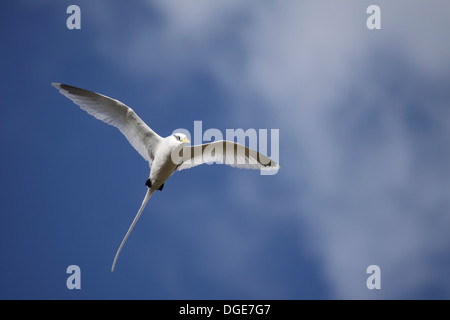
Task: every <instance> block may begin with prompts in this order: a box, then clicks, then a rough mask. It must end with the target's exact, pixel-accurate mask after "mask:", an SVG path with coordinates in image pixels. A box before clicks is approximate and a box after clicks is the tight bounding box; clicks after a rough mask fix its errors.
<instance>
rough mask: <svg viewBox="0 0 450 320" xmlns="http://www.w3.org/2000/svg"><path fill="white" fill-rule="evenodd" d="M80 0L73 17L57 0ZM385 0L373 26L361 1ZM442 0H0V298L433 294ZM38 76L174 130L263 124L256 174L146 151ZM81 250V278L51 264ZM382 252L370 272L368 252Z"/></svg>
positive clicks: (445, 60)
mask: <svg viewBox="0 0 450 320" xmlns="http://www.w3.org/2000/svg"><path fill="white" fill-rule="evenodd" d="M71 4H77V5H79V6H80V8H81V30H68V29H67V28H66V19H67V17H68V16H69V15H68V14H66V8H67V7H68V6H69V5H71ZM371 4H378V5H379V6H380V7H381V12H382V20H381V26H382V29H381V30H375V31H370V30H368V29H367V28H366V19H367V17H368V15H367V14H366V8H367V7H368V6H369V5H371ZM449 9H450V8H449V4H448V2H446V1H433V2H432V3H426V4H425V3H422V2H421V1H395V3H393V2H391V1H377V2H376V3H375V2H373V1H340V2H336V1H328V0H323V1H285V2H278V1H246V2H242V1H225V0H214V1H201V0H197V1H192V2H188V1H176V0H170V1H134V2H132V3H127V4H125V3H121V2H116V1H95V2H92V1H77V2H73V1H50V0H49V1H40V2H35V1H14V2H5V3H2V4H1V5H0V38H1V43H2V45H1V47H0V79H1V86H0V97H1V100H0V104H1V107H2V116H1V117H0V143H1V147H2V150H3V160H2V166H1V169H0V175H1V178H2V187H1V191H2V192H1V193H0V200H1V210H0V212H1V214H0V237H1V241H0V243H1V252H2V255H1V260H0V298H2V299H16V298H18V299H380V298H385V299H417V298H425V299H430V298H439V299H448V298H449V297H450V277H449V275H448V269H449V267H450V258H449V254H450V249H449V248H450V233H449V232H448V228H449V226H450V200H449V199H450V197H449V196H450V194H449V191H450V188H449V187H450V185H449V184H450V182H449V181H450V169H449V163H450V151H449V150H450V149H449V148H448V145H449V143H450V126H449V125H448V123H449V121H450V111H449V107H450V93H449V90H448V88H449V85H450V61H449V60H450V40H449V39H448V31H449V29H450V22H449V21H448V19H447V12H449ZM51 82H62V83H67V84H71V85H75V86H79V87H82V88H86V89H88V90H92V91H96V92H99V93H102V94H105V95H108V96H110V97H113V98H115V99H118V100H120V101H122V102H124V103H126V104H127V105H129V106H131V107H132V108H133V109H134V110H135V111H136V113H137V114H138V115H139V116H140V117H141V118H142V119H143V120H144V121H146V123H147V124H148V125H149V126H150V127H152V128H153V129H154V130H155V131H156V132H158V133H159V134H160V135H161V136H167V135H169V134H171V133H172V131H173V130H174V129H176V128H185V129H187V130H190V131H191V132H193V125H194V121H199V120H200V121H202V122H203V129H204V130H206V129H208V128H217V129H219V130H221V131H222V132H223V133H225V130H226V129H237V128H243V129H249V128H254V129H269V130H270V129H279V130H280V155H279V159H280V165H281V170H280V171H279V173H278V174H277V175H274V176H261V175H259V173H258V172H257V171H247V170H238V169H233V168H229V167H225V166H220V165H216V166H202V167H197V168H193V169H191V170H186V171H182V172H179V173H177V174H176V175H174V176H173V177H172V178H171V179H170V180H169V181H168V182H167V183H166V185H165V188H164V191H163V192H158V193H156V194H155V195H154V196H153V197H152V198H151V200H150V202H149V204H148V206H147V208H146V210H145V211H144V213H143V215H142V217H141V219H140V221H139V223H138V224H137V225H136V227H135V229H134V231H133V233H132V234H131V236H130V238H129V240H128V242H127V243H126V245H125V247H124V250H123V251H122V253H121V256H120V259H119V261H118V264H117V267H116V270H115V272H114V273H111V272H110V267H111V263H112V260H113V258H114V254H115V251H116V249H117V247H118V245H119V244H120V241H121V240H122V237H123V236H124V234H125V232H126V230H127V229H128V226H129V225H130V223H131V221H132V219H133V217H134V215H135V214H136V211H137V210H138V208H139V205H140V203H141V201H142V198H143V197H144V194H145V191H146V187H145V186H144V183H145V180H146V179H147V177H148V173H149V172H148V165H147V163H146V162H145V161H144V160H143V159H142V158H141V157H140V155H139V154H138V153H137V152H136V151H135V150H134V149H133V148H132V147H131V146H130V145H129V144H128V142H127V141H126V139H125V138H124V137H123V136H122V135H121V134H120V132H119V131H117V130H116V129H115V128H113V127H110V126H108V125H106V124H103V123H101V122H99V121H98V120H96V119H94V118H93V117H91V116H89V115H87V114H86V113H85V112H83V111H81V110H80V109H79V108H78V107H77V106H76V105H74V104H73V103H72V102H71V101H69V100H68V99H66V98H65V97H63V96H62V95H60V94H59V93H58V92H57V91H56V90H55V89H54V88H53V87H52V86H51V85H50V83H51ZM72 264H75V265H78V266H80V268H81V290H68V289H67V288H66V279H67V277H68V274H66V268H67V267H68V266H69V265H72ZM372 264H376V265H378V266H380V268H381V283H382V289H381V290H368V289H367V287H366V279H367V277H368V275H367V274H366V268H367V267H368V266H369V265H372Z"/></svg>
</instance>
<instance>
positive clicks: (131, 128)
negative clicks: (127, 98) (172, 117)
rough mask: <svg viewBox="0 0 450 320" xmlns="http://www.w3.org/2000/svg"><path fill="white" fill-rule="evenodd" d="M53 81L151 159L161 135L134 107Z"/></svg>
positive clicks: (61, 91)
mask: <svg viewBox="0 0 450 320" xmlns="http://www.w3.org/2000/svg"><path fill="white" fill-rule="evenodd" d="M52 85H53V86H54V87H55V88H56V89H58V90H59V92H60V93H62V94H63V95H65V96H66V97H67V98H69V99H70V100H72V101H73V102H74V103H75V104H77V105H78V106H80V108H81V109H83V110H84V111H86V112H87V113H89V114H90V115H92V116H94V117H96V118H97V119H99V120H101V121H103V122H105V123H107V124H110V125H112V126H114V127H116V128H117V129H119V130H120V132H122V133H123V135H124V136H125V137H126V138H127V140H128V141H129V142H130V143H131V145H132V146H133V147H134V148H135V149H136V151H137V152H139V154H140V155H141V156H142V157H143V158H144V159H145V160H147V161H148V162H150V163H152V161H153V159H154V153H155V150H156V147H157V145H158V144H159V142H160V141H161V140H162V138H161V137H160V136H159V135H158V134H157V133H155V132H154V131H153V130H152V129H150V127H149V126H148V125H146V124H145V122H144V121H142V119H141V118H139V117H138V115H137V114H136V113H135V112H134V111H133V109H131V108H130V107H128V106H126V105H125V104H123V103H122V102H120V101H118V100H115V99H112V98H109V97H107V96H104V95H102V94H99V93H95V92H92V91H88V90H84V89H80V88H77V87H73V86H69V85H66V84H61V83H52Z"/></svg>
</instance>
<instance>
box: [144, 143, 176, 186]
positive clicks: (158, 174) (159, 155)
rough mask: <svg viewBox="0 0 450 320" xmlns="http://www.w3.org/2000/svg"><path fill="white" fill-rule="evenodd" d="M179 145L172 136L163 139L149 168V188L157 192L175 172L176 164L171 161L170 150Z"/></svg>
mask: <svg viewBox="0 0 450 320" xmlns="http://www.w3.org/2000/svg"><path fill="white" fill-rule="evenodd" d="M178 145H179V141H177V140H176V139H175V138H174V137H173V136H169V137H167V138H164V139H163V142H162V143H160V144H159V146H158V147H157V149H156V156H155V158H154V159H153V163H152V164H151V166H150V177H149V179H150V182H151V185H152V186H151V188H152V189H155V190H158V189H159V188H160V187H161V186H162V185H163V184H164V182H166V180H167V179H169V177H170V176H171V175H172V174H173V173H174V172H175V170H176V168H177V164H175V163H174V162H173V161H172V150H173V149H174V148H176V147H177V146H178Z"/></svg>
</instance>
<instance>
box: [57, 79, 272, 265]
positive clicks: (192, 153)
mask: <svg viewBox="0 0 450 320" xmlns="http://www.w3.org/2000/svg"><path fill="white" fill-rule="evenodd" d="M52 85H53V86H54V87H55V88H57V89H58V90H59V92H61V93H62V94H63V95H65V96H66V97H67V98H69V99H71V100H72V101H73V102H74V103H75V104H77V105H78V106H80V108H81V109H83V110H85V111H86V112H87V113H89V114H90V115H92V116H94V117H95V118H97V119H99V120H101V121H103V122H105V123H107V124H110V125H112V126H114V127H116V128H117V129H119V130H120V132H121V133H122V134H123V135H124V136H125V137H126V138H127V140H128V141H129V142H130V144H131V145H132V146H133V147H134V148H135V149H136V151H137V152H139V154H140V155H141V156H142V157H143V158H144V159H145V160H147V161H148V162H149V164H150V176H149V178H148V180H147V183H146V185H147V187H148V189H147V193H146V195H145V197H144V200H143V201H142V204H141V207H140V208H139V211H138V213H137V214H136V216H135V218H134V220H133V222H132V223H131V225H130V227H129V229H128V231H127V233H126V234H125V237H124V238H123V240H122V242H121V244H120V246H119V249H118V250H117V253H116V255H115V257H114V261H113V265H112V268H111V270H112V271H114V267H115V265H116V262H117V258H118V257H119V254H120V251H121V250H122V247H123V245H124V244H125V242H126V240H127V239H128V236H129V235H130V233H131V231H132V230H133V228H134V226H135V224H136V222H137V221H138V219H139V217H140V215H141V213H142V211H143V210H144V208H145V206H146V205H147V202H148V200H149V199H150V197H151V195H152V194H153V193H154V192H155V191H156V190H162V188H163V186H164V183H165V182H166V180H167V179H169V177H170V176H171V175H172V174H173V173H174V172H176V171H179V170H183V169H188V168H192V167H194V166H197V165H200V164H203V163H210V162H218V163H225V164H227V165H230V166H233V167H237V168H245V169H260V170H265V169H274V170H278V168H279V166H278V164H277V163H275V162H274V161H272V160H270V159H269V158H268V157H266V156H264V155H262V154H260V153H258V152H257V151H255V150H251V149H249V148H247V147H245V146H242V145H240V144H238V143H235V142H231V141H214V142H212V143H207V144H203V145H197V146H189V147H185V146H184V145H185V143H189V142H190V141H189V140H188V139H187V137H186V135H184V134H181V133H176V134H173V135H171V136H168V137H166V138H162V137H160V136H159V135H158V134H157V133H156V132H154V131H153V130H152V129H151V128H150V127H149V126H148V125H147V124H145V122H144V121H142V119H141V118H139V117H138V115H137V114H136V113H135V112H134V111H133V109H131V108H130V107H128V106H126V105H125V104H123V103H122V102H120V101H118V100H115V99H112V98H109V97H107V96H104V95H102V94H99V93H95V92H92V91H88V90H84V89H80V88H77V87H73V86H69V85H65V84H60V83H52ZM174 154H175V155H178V157H175V158H176V161H175V158H174Z"/></svg>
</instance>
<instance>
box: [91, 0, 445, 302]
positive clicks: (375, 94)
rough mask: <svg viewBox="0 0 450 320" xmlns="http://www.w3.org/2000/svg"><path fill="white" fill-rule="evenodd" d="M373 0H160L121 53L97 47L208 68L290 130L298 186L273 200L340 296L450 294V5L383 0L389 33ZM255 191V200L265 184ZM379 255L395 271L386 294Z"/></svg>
mask: <svg viewBox="0 0 450 320" xmlns="http://www.w3.org/2000/svg"><path fill="white" fill-rule="evenodd" d="M256 3H257V4H256ZM369 4H371V3H369V2H367V1H363V2H361V1H340V2H336V1H321V2H320V3H316V2H313V1H305V2H299V1H288V2H276V3H275V2H270V1H269V2H260V1H258V2H245V3H244V2H242V1H220V0H217V1H196V2H194V3H192V2H184V1H175V0H174V1H157V2H153V1H152V2H149V8H150V9H151V10H152V11H153V12H156V13H155V14H157V15H158V19H159V20H158V21H159V22H158V24H157V25H154V24H152V23H150V22H148V21H146V20H144V19H143V20H141V21H139V28H138V29H136V30H137V32H133V35H132V36H129V35H126V34H125V33H124V34H123V35H122V36H120V35H119V38H120V39H121V43H120V45H122V46H123V45H124V46H126V47H127V48H129V50H127V51H118V52H120V53H117V54H114V55H108V54H107V52H106V51H105V50H111V47H114V44H113V43H112V41H116V40H115V39H116V38H114V39H113V38H112V37H111V38H108V36H105V37H104V41H105V43H104V46H102V43H99V52H100V54H103V55H105V56H108V57H109V58H110V59H111V60H112V61H115V62H120V64H121V65H122V67H123V70H124V72H132V73H133V74H136V73H137V74H145V73H148V72H155V73H158V74H161V75H164V76H166V77H169V78H170V79H172V80H173V79H177V77H180V78H184V77H185V76H186V75H187V74H189V70H191V69H192V68H204V69H205V70H208V72H210V74H211V75H212V76H213V77H214V80H215V81H217V82H218V83H220V84H221V85H222V86H223V90H224V91H226V92H228V93H229V96H230V97H232V98H230V101H231V102H232V104H231V105H230V110H229V112H231V113H232V114H234V115H235V116H236V117H241V118H242V117H243V118H244V119H252V118H253V117H255V116H258V117H266V118H267V119H271V121H272V123H276V124H278V125H279V126H280V139H281V140H282V146H281V147H280V151H281V155H280V162H281V166H282V170H284V171H285V174H282V172H281V171H280V173H279V177H280V178H279V179H282V180H281V182H278V183H280V185H281V184H283V185H284V187H285V188H286V189H289V190H294V191H295V194H296V195H297V196H296V197H292V198H289V199H283V200H284V205H283V206H281V205H279V204H277V205H274V209H276V208H277V209H278V211H281V212H277V215H278V216H281V217H289V219H291V218H292V219H294V221H296V222H297V223H298V225H299V230H302V231H303V230H305V229H306V230H308V232H307V235H306V236H307V237H308V247H310V250H311V252H313V253H314V255H315V257H316V259H318V261H320V262H321V263H322V264H323V267H322V270H323V277H324V278H325V279H327V281H328V282H329V283H330V287H331V288H332V290H333V294H334V297H337V298H371V297H385V298H401V297H421V296H423V295H425V294H428V295H429V294H431V295H432V294H433V292H434V293H436V295H437V296H440V297H449V295H450V279H449V277H448V276H447V275H446V270H447V269H448V267H449V264H450V259H448V258H447V257H446V255H447V253H448V249H447V248H448V246H449V245H450V235H449V233H448V230H447V228H446V226H448V225H449V222H450V221H449V220H450V218H449V210H450V203H449V200H448V199H450V197H449V191H450V188H449V187H450V186H449V181H450V179H449V178H450V170H449V168H448V163H450V154H449V152H447V151H446V150H447V149H448V142H449V141H450V131H449V129H448V122H449V120H450V114H449V111H448V106H449V101H450V95H449V94H448V93H447V91H448V90H447V89H446V88H447V87H448V83H450V79H449V76H448V66H450V63H449V62H450V61H449V60H450V41H449V40H448V35H447V31H448V30H449V27H450V20H448V18H447V13H448V12H449V10H448V9H450V5H449V4H448V2H446V1H435V2H433V3H432V4H430V3H427V4H425V3H424V4H421V3H419V2H414V4H412V3H411V2H410V1H396V2H395V3H392V2H387V1H381V3H380V6H381V8H382V30H377V31H369V30H367V28H366V27H365V19H366V18H367V15H366V13H365V9H366V8H367V6H368V5H369ZM324 8H325V9H324ZM150 9H149V10H150ZM136 30H135V31H136ZM139 31H141V32H139ZM99 32H105V34H106V33H107V32H110V31H109V30H106V29H105V30H99ZM123 55H125V56H123ZM244 105H245V110H246V111H245V112H243V109H244V108H243V106H244ZM233 177H234V179H235V180H234V181H232V182H230V183H231V184H232V185H234V186H240V185H241V186H242V185H245V184H244V181H243V179H241V178H240V177H239V175H236V176H233ZM246 187H248V188H239V191H240V192H242V193H243V194H245V196H246V197H248V198H250V199H252V201H249V202H248V207H249V208H250V207H251V206H252V204H251V203H255V202H257V201H258V199H259V198H260V195H261V194H262V193H264V192H266V191H267V189H266V188H265V187H264V186H261V185H256V184H255V185H246ZM247 190H252V191H247ZM286 203H287V204H286ZM243 204H244V205H245V202H243ZM292 209H294V210H295V212H296V216H295V218H293V217H291V216H290V215H289V214H288V212H289V211H290V210H292ZM266 219H267V217H266ZM305 225H306V227H305ZM261 239H262V238H261ZM302 239H304V238H302ZM302 247H304V245H302ZM240 257H241V258H242V257H243V256H242V255H240ZM237 258H239V257H237ZM371 264H378V265H379V266H380V267H381V270H382V275H383V278H382V279H383V280H382V281H383V285H382V288H383V289H382V291H381V292H379V293H376V294H374V293H373V292H371V291H369V290H367V288H366V287H365V279H366V277H367V275H366V274H365V268H366V267H367V266H368V265H371ZM288 287H289V284H286V287H284V288H279V290H280V291H283V290H285V292H288V291H289V288H288ZM430 292H431V293H430ZM377 294H378V295H377Z"/></svg>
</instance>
